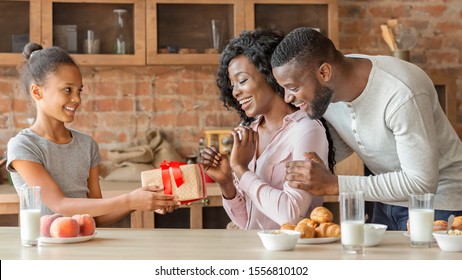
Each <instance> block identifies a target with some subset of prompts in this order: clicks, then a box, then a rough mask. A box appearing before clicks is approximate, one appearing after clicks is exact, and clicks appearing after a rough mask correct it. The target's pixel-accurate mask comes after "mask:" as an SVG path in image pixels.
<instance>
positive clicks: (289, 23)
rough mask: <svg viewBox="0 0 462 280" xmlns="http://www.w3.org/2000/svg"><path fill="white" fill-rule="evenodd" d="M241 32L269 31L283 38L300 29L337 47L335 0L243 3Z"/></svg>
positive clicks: (336, 10) (336, 8) (271, 0)
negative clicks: (315, 32) (312, 30)
mask: <svg viewBox="0 0 462 280" xmlns="http://www.w3.org/2000/svg"><path fill="white" fill-rule="evenodd" d="M245 3H246V6H245V28H246V29H254V28H256V27H264V28H271V29H276V30H280V31H282V32H283V33H284V34H287V33H289V32H290V31H292V30H293V29H295V28H297V27H301V26H306V27H312V28H316V29H318V30H319V31H320V32H321V33H323V34H325V35H327V36H329V38H330V39H331V40H332V41H333V42H334V43H335V44H336V46H337V47H338V4H337V0H286V1H280V0H247V1H246V2H245Z"/></svg>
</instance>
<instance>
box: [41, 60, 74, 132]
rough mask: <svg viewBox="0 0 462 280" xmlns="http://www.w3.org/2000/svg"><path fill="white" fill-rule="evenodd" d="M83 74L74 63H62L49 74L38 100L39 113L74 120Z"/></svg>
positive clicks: (66, 120)
mask: <svg viewBox="0 0 462 280" xmlns="http://www.w3.org/2000/svg"><path fill="white" fill-rule="evenodd" d="M82 87H83V85H82V74H81V73H80V70H79V68H78V67H76V66H74V65H67V64H64V65H61V66H60V67H59V68H58V70H57V71H56V72H55V73H52V74H49V75H48V77H47V79H46V82H45V85H43V86H42V87H41V92H42V98H41V99H40V100H39V101H38V102H37V106H38V108H37V109H38V111H39V113H43V114H45V115H47V116H48V117H50V118H53V119H56V120H58V121H61V122H64V123H70V122H72V121H73V120H74V116H75V112H76V111H77V108H78V107H79V105H80V102H81V99H80V94H81V92H82Z"/></svg>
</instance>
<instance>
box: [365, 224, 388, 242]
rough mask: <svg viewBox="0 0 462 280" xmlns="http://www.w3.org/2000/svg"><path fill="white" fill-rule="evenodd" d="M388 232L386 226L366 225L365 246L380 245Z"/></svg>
mask: <svg viewBox="0 0 462 280" xmlns="http://www.w3.org/2000/svg"><path fill="white" fill-rule="evenodd" d="M386 230H387V226H386V225H382V224H364V246H366V247H373V246H377V245H379V244H380V242H382V240H383V237H384V236H385V231H386Z"/></svg>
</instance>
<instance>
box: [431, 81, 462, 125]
mask: <svg viewBox="0 0 462 280" xmlns="http://www.w3.org/2000/svg"><path fill="white" fill-rule="evenodd" d="M430 78H431V79H432V81H433V84H434V85H435V89H436V93H437V94H438V100H439V102H440V105H441V108H443V111H444V113H445V114H446V116H447V117H448V120H449V122H450V123H451V124H452V126H453V127H454V129H455V130H456V131H457V129H458V127H462V123H458V121H457V97H456V82H455V80H454V79H452V78H450V77H448V76H446V75H431V76H430Z"/></svg>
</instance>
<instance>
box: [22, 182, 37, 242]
mask: <svg viewBox="0 0 462 280" xmlns="http://www.w3.org/2000/svg"><path fill="white" fill-rule="evenodd" d="M40 206H41V200H40V187H39V186H35V187H28V186H22V187H20V188H19V207H20V211H19V224H20V229H21V243H22V245H23V246H37V244H38V240H39V237H40Z"/></svg>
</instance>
